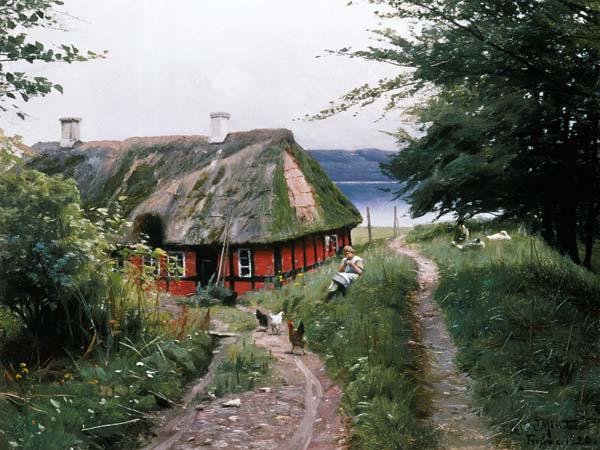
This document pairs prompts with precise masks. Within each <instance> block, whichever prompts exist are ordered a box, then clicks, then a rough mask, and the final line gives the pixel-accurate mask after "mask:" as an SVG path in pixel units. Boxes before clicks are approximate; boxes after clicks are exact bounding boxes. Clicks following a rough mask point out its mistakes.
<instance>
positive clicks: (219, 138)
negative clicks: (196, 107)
mask: <svg viewBox="0 0 600 450" xmlns="http://www.w3.org/2000/svg"><path fill="white" fill-rule="evenodd" d="M230 118H231V116H230V115H229V113H226V112H214V113H211V114H210V138H209V140H208V141H209V142H210V143H211V144H221V143H223V142H225V139H226V138H227V135H228V134H229V119H230Z"/></svg>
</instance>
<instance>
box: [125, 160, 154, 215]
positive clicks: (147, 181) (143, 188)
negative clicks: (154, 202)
mask: <svg viewBox="0 0 600 450" xmlns="http://www.w3.org/2000/svg"><path fill="white" fill-rule="evenodd" d="M156 183H157V179H156V176H155V174H154V169H153V168H152V167H151V166H149V165H148V164H141V165H139V166H138V167H137V168H136V169H135V170H134V171H133V173H132V174H131V176H130V177H129V178H127V180H126V181H125V186H124V187H123V190H122V191H121V193H120V195H124V196H126V197H127V198H126V199H125V200H124V201H123V204H122V207H123V211H124V212H125V214H129V213H130V212H131V211H133V209H134V208H135V207H136V206H137V205H138V204H139V203H140V202H142V201H143V200H144V199H145V198H146V197H147V196H148V195H150V194H151V193H152V191H153V190H154V188H155V187H156Z"/></svg>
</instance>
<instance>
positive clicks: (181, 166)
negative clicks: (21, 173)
mask: <svg viewBox="0 0 600 450" xmlns="http://www.w3.org/2000/svg"><path fill="white" fill-rule="evenodd" d="M34 148H37V150H38V151H39V152H40V153H41V154H40V156H38V157H35V158H34V159H33V160H32V161H31V162H30V165H31V166H32V167H35V168H37V169H39V170H42V171H44V172H46V173H50V174H63V175H65V176H68V177H73V178H75V180H77V184H78V186H79V189H80V191H81V196H82V199H83V201H84V203H85V204H86V205H91V206H104V205H106V204H107V203H108V202H109V201H114V200H117V199H118V198H119V197H124V196H126V197H127V198H126V199H125V200H123V201H122V204H123V207H124V210H125V212H126V214H127V215H128V216H130V217H131V219H132V220H133V221H135V219H136V218H139V217H142V216H144V215H146V214H152V215H154V216H158V217H160V219H161V222H162V225H163V234H164V236H163V239H164V242H165V243H167V244H182V245H183V244H185V245H204V244H213V243H217V242H222V241H223V239H224V236H225V228H226V223H227V220H228V218H231V226H230V239H231V242H232V243H235V244H242V243H248V242H255V243H258V242H274V241H283V240H288V239H292V238H294V237H297V236H300V235H303V234H306V233H310V232H318V231H327V230H332V229H335V228H340V227H343V226H354V225H357V224H358V223H360V221H361V216H360V213H359V212H358V211H357V210H356V208H355V207H354V206H353V205H352V203H351V202H350V200H348V199H347V198H346V197H345V196H344V195H343V194H342V192H341V191H340V190H339V189H338V188H337V187H336V186H335V184H334V183H333V182H332V181H331V180H330V179H329V177H328V176H327V174H326V173H325V171H324V170H323V169H322V168H321V166H320V165H319V164H318V163H317V162H316V161H315V160H314V159H313V158H312V157H311V156H310V155H309V154H308V153H307V152H306V151H305V150H303V149H302V148H301V147H300V146H299V145H298V144H297V143H296V142H295V141H294V137H293V135H292V133H291V132H290V131H288V130H283V129H276V130H254V131H249V132H240V133H230V134H229V135H228V137H227V139H226V140H225V142H224V143H222V144H210V143H209V142H208V139H207V138H206V137H205V136H164V137H149V138H131V139H127V140H125V141H100V142H87V143H81V144H78V145H77V146H75V147H74V148H72V149H60V148H59V146H58V143H55V144H53V143H44V144H40V145H37V146H34Z"/></svg>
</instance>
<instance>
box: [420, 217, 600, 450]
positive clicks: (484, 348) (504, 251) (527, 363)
mask: <svg viewBox="0 0 600 450" xmlns="http://www.w3.org/2000/svg"><path fill="white" fill-rule="evenodd" d="M478 227H479V228H480V229H479V230H478V231H477V232H476V233H472V235H473V234H474V235H482V236H483V235H485V234H486V232H487V234H489V233H490V232H495V231H497V230H486V229H485V228H486V226H485V225H483V226H482V225H479V226H478ZM478 227H471V228H475V229H477V228H478ZM508 231H509V234H511V235H512V237H513V240H511V241H504V242H488V245H487V247H486V248H485V249H484V250H479V251H471V252H460V251H458V250H456V249H454V248H452V247H450V246H449V242H450V240H451V239H452V235H451V234H450V232H449V230H448V229H447V228H446V226H445V225H438V226H435V227H428V228H427V227H417V228H416V229H415V230H414V232H412V233H411V235H409V240H410V241H412V242H417V243H418V244H419V246H420V247H421V248H422V251H423V252H424V253H425V254H427V255H429V256H431V257H433V258H434V259H435V260H436V261H437V262H438V264H439V266H440V273H441V282H440V285H439V287H438V289H437V291H436V294H435V296H436V299H437V301H438V302H439V304H440V305H441V306H442V308H443V311H444V315H445V319H446V322H447V325H448V328H449V330H450V332H451V334H452V336H453V338H454V340H455V342H456V344H457V345H458V347H459V355H458V363H459V365H460V366H461V368H462V369H463V370H465V371H467V372H469V373H470V374H471V377H472V378H473V380H474V395H475V398H476V401H477V402H478V404H479V405H480V407H481V408H482V411H483V413H484V415H485V416H487V417H488V418H489V419H490V421H491V422H492V423H493V424H494V425H495V426H497V427H498V429H499V430H500V431H502V433H503V435H504V436H505V437H508V438H509V439H510V440H511V441H512V442H514V443H516V445H517V446H518V447H520V448H527V449H533V448H540V449H541V448H543V449H555V448H556V449H558V448H574V447H575V448H599V447H600V430H599V429H598V416H599V415H598V413H599V411H600V376H599V375H600V367H599V366H600V323H599V321H598V318H599V312H600V280H599V279H598V277H597V276H595V275H593V274H592V273H590V272H588V271H586V270H585V269H583V268H581V267H578V266H576V265H574V264H573V263H572V262H571V261H570V260H569V259H567V258H565V257H563V256H561V255H559V254H558V253H556V252H554V251H553V250H551V249H550V248H549V247H547V246H546V245H545V244H544V243H543V242H542V241H541V240H539V239H538V238H536V237H531V236H526V235H525V234H523V233H520V232H519V230H518V229H516V228H513V229H512V230H511V229H509V230H508ZM473 237H475V236H473Z"/></svg>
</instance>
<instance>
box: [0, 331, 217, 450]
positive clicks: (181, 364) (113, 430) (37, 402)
mask: <svg viewBox="0 0 600 450" xmlns="http://www.w3.org/2000/svg"><path fill="white" fill-rule="evenodd" d="M212 349H213V344H212V341H211V339H210V337H209V336H208V334H206V333H204V332H195V333H192V334H190V335H187V336H186V337H185V338H184V339H183V340H182V341H177V340H169V339H164V338H161V337H156V338H154V339H151V340H148V341H142V342H138V343H135V344H134V343H131V342H130V343H129V344H128V343H127V342H123V347H122V348H121V351H119V352H118V353H116V354H115V355H114V356H113V357H111V358H110V359H109V360H108V362H107V363H106V362H103V361H102V360H100V359H91V358H90V359H79V360H78V361H75V360H73V361H68V360H67V361H56V362H54V363H53V364H52V365H51V366H49V367H46V368H43V369H38V370H36V371H34V370H33V369H32V370H31V371H30V370H29V368H28V367H27V365H26V364H25V363H21V364H20V365H19V366H18V367H12V368H9V369H7V370H5V373H4V376H5V379H6V384H5V385H4V386H2V389H0V448H23V449H28V450H54V449H56V450H59V449H60V450H63V449H65V448H67V449H68V448H71V449H92V448H93V449H98V448H102V449H121V448H136V447H137V446H138V444H139V441H138V439H139V437H140V435H141V434H144V433H145V432H146V431H147V430H148V429H149V428H150V426H151V424H152V421H151V419H152V417H151V416H149V415H148V414H147V413H148V412H149V411H152V410H156V409H159V408H165V407H169V406H170V405H172V404H174V403H175V402H176V401H177V399H178V398H179V397H180V396H181V395H182V393H183V388H184V385H185V383H186V382H187V381H189V380H190V379H191V378H192V377H195V376H198V375H199V374H202V373H204V372H205V371H206V369H207V367H208V364H209V363H210V359H211V355H212Z"/></svg>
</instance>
